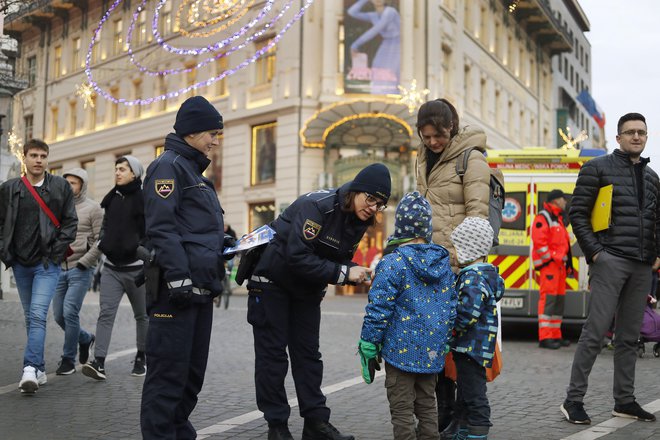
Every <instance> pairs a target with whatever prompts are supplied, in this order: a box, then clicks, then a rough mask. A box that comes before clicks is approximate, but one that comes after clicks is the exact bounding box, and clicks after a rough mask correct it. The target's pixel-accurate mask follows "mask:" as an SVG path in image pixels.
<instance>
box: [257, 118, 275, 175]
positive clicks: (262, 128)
mask: <svg viewBox="0 0 660 440" xmlns="http://www.w3.org/2000/svg"><path fill="white" fill-rule="evenodd" d="M276 131H277V122H271V123H269V124H263V125H256V126H254V127H252V161H251V165H252V170H251V173H250V176H251V178H250V183H251V184H252V185H259V184H262V183H272V182H274V181H275V160H276V156H277V154H276V152H277V148H276V144H275V139H276V134H277V133H276Z"/></svg>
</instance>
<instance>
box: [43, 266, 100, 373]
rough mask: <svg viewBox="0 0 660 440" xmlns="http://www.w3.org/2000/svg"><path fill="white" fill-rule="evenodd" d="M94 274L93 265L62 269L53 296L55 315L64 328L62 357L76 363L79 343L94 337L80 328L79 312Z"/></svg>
mask: <svg viewBox="0 0 660 440" xmlns="http://www.w3.org/2000/svg"><path fill="white" fill-rule="evenodd" d="M93 276H94V268H93V267H92V268H89V269H85V270H80V269H78V268H77V267H74V268H73V269H69V270H66V271H62V273H61V274H60V279H59V281H58V282H57V288H56V289H55V296H54V297H53V316H54V317H55V322H57V324H58V325H59V326H60V327H61V328H62V330H64V348H63V350H62V358H64V359H68V360H70V361H71V362H74V363H75V359H76V353H77V352H78V344H79V343H80V344H87V343H89V341H91V339H92V335H91V334H90V333H88V332H86V331H85V330H83V329H82V328H80V318H79V314H80V308H81V307H82V303H83V300H84V299H85V295H86V294H87V291H88V290H89V284H90V283H91V281H92V277H93Z"/></svg>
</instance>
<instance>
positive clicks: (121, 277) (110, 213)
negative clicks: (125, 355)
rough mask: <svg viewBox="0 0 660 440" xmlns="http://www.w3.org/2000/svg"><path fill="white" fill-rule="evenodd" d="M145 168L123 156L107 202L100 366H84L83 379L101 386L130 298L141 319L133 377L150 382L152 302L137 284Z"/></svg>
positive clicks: (96, 359) (98, 335) (102, 243)
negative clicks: (119, 320) (116, 330)
mask: <svg viewBox="0 0 660 440" xmlns="http://www.w3.org/2000/svg"><path fill="white" fill-rule="evenodd" d="M142 174H144V168H143V167H142V164H141V163H140V162H139V161H138V159H137V158H135V157H133V156H129V155H126V156H122V157H120V158H119V159H117V160H116V161H115V187H114V188H112V189H111V190H110V192H109V193H108V194H106V196H105V197H104V198H103V201H102V202H101V207H102V208H103V209H104V210H105V214H104V215H103V224H102V226H101V233H100V237H101V239H100V241H99V249H100V250H101V252H103V254H104V255H105V258H106V260H105V263H104V264H103V269H102V270H101V292H100V294H99V308H100V310H99V318H98V320H97V322H96V345H95V347H94V360H93V361H92V362H90V363H88V364H85V365H83V368H82V373H83V374H84V375H85V376H87V377H91V378H92V379H95V380H105V379H106V371H105V358H106V356H107V353H108V348H109V346H110V337H111V336H112V328H113V326H114V324H115V317H116V316H117V310H118V309H119V303H120V302H121V299H122V298H123V296H124V293H126V295H127V296H128V299H129V300H130V302H131V307H132V308H133V316H134V317H135V333H136V346H137V353H136V355H135V360H134V362H133V370H132V371H131V376H144V375H145V374H146V369H145V363H146V359H145V351H146V346H147V328H148V327H149V317H148V316H147V305H146V303H147V299H146V293H145V288H144V284H142V285H140V286H139V287H138V286H137V285H136V283H135V280H136V278H138V277H139V276H140V274H141V273H142V270H143V262H142V260H140V258H139V257H138V246H139V245H140V244H141V243H142V241H143V240H144V199H143V197H142Z"/></svg>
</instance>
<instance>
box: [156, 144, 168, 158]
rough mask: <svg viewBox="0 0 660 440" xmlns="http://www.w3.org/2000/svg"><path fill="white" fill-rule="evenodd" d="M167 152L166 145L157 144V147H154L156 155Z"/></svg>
mask: <svg viewBox="0 0 660 440" xmlns="http://www.w3.org/2000/svg"><path fill="white" fill-rule="evenodd" d="M164 152H165V145H157V146H156V148H155V149H154V154H155V155H156V157H158V156H160V155H161V154H163V153H164Z"/></svg>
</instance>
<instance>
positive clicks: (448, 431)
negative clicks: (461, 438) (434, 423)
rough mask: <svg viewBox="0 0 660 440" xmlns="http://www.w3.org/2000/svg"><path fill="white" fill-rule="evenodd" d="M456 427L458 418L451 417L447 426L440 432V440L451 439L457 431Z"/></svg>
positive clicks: (458, 426)
mask: <svg viewBox="0 0 660 440" xmlns="http://www.w3.org/2000/svg"><path fill="white" fill-rule="evenodd" d="M458 428H460V423H459V422H458V420H456V419H453V420H452V421H451V423H450V424H449V426H447V427H446V428H445V429H444V431H441V432H440V440H452V439H453V438H454V435H455V434H456V432H457V431H458Z"/></svg>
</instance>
